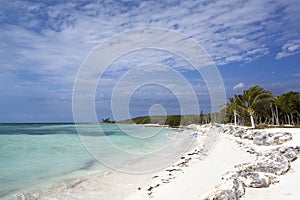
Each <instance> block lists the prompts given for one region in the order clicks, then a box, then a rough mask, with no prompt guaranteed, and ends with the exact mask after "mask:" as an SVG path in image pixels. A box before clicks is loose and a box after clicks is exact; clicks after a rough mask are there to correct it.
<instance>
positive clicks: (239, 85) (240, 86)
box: [233, 82, 245, 90]
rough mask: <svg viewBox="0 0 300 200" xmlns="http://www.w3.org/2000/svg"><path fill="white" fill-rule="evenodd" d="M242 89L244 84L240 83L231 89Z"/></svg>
mask: <svg viewBox="0 0 300 200" xmlns="http://www.w3.org/2000/svg"><path fill="white" fill-rule="evenodd" d="M244 87H245V85H244V83H242V82H240V83H238V84H236V85H235V86H233V89H234V90H237V89H241V88H244Z"/></svg>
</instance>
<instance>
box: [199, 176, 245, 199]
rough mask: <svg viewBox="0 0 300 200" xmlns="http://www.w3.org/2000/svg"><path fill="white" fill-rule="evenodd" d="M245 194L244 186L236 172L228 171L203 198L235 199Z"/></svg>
mask: <svg viewBox="0 0 300 200" xmlns="http://www.w3.org/2000/svg"><path fill="white" fill-rule="evenodd" d="M244 194H245V187H244V184H243V182H241V181H240V179H239V178H238V176H237V174H236V173H234V174H232V173H229V174H227V175H225V176H224V177H222V182H221V184H219V185H218V186H216V189H215V191H214V192H213V193H212V194H211V195H209V196H208V197H206V198H205V200H237V199H239V198H241V197H242V196H243V195H244Z"/></svg>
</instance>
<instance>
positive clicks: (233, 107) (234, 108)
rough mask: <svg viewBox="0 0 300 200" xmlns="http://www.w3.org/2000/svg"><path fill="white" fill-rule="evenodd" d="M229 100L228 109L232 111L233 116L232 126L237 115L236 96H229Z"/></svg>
mask: <svg viewBox="0 0 300 200" xmlns="http://www.w3.org/2000/svg"><path fill="white" fill-rule="evenodd" d="M229 102H230V109H231V110H232V112H233V117H234V126H236V125H237V115H238V104H237V98H236V95H235V98H229Z"/></svg>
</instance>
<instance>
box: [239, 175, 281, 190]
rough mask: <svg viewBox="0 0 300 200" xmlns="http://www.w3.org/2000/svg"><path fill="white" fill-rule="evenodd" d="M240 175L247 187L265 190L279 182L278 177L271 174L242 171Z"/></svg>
mask: <svg viewBox="0 0 300 200" xmlns="http://www.w3.org/2000/svg"><path fill="white" fill-rule="evenodd" d="M239 175H240V176H239V178H240V180H241V181H242V182H243V183H244V184H245V186H246V187H252V188H265V187H269V185H271V184H273V183H276V182H277V179H276V176H275V175H273V174H270V173H263V172H255V171H254V172H251V171H250V172H249V171H241V172H239Z"/></svg>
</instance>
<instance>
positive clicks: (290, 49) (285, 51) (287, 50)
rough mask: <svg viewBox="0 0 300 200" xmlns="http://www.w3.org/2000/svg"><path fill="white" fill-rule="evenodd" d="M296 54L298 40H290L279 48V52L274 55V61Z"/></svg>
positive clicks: (298, 44)
mask: <svg viewBox="0 0 300 200" xmlns="http://www.w3.org/2000/svg"><path fill="white" fill-rule="evenodd" d="M298 53H300V40H291V41H288V42H287V43H286V44H285V45H283V46H282V47H281V52H279V53H278V54H277V55H276V59H278V60H280V59H282V58H285V57H288V56H292V55H295V54H298Z"/></svg>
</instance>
